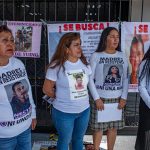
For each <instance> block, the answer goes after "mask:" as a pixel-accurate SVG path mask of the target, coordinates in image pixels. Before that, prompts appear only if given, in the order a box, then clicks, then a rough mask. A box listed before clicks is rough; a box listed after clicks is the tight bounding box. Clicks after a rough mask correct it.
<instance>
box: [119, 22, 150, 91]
mask: <svg viewBox="0 0 150 150" xmlns="http://www.w3.org/2000/svg"><path fill="white" fill-rule="evenodd" d="M149 46H150V23H148V22H123V23H122V24H121V48H122V51H124V52H125V53H126V55H127V59H128V62H129V71H130V72H129V74H130V79H129V92H138V67H139V64H140V62H141V61H142V59H143V57H144V53H145V52H146V51H147V50H148V48H149Z"/></svg>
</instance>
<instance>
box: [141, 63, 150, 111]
mask: <svg viewBox="0 0 150 150" xmlns="http://www.w3.org/2000/svg"><path fill="white" fill-rule="evenodd" d="M145 62H146V61H142V63H141V64H140V67H139V76H140V75H141V72H142V69H143V66H144V64H145ZM147 88H148V87H147V86H146V76H144V78H143V79H142V80H141V81H140V82H139V86H138V89H139V93H140V96H141V98H142V99H143V101H144V102H145V104H146V105H147V106H148V107H149V108H150V95H149V93H148V89H147Z"/></svg>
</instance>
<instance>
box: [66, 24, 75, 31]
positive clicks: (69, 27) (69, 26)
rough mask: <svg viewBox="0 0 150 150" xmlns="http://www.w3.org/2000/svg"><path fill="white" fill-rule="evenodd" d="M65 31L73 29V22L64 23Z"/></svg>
mask: <svg viewBox="0 0 150 150" xmlns="http://www.w3.org/2000/svg"><path fill="white" fill-rule="evenodd" d="M64 31H73V24H64Z"/></svg>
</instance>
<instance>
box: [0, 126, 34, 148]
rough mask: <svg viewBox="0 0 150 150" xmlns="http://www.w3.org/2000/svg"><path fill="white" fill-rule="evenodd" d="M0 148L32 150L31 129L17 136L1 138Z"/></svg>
mask: <svg viewBox="0 0 150 150" xmlns="http://www.w3.org/2000/svg"><path fill="white" fill-rule="evenodd" d="M0 150H31V129H30V128H29V129H27V130H26V131H24V132H23V133H21V134H19V135H17V136H15V137H11V138H0Z"/></svg>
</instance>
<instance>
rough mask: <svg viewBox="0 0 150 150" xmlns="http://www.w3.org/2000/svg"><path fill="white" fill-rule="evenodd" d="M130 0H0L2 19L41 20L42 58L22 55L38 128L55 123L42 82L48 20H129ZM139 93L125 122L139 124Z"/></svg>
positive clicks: (130, 102)
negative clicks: (51, 116) (45, 98)
mask: <svg viewBox="0 0 150 150" xmlns="http://www.w3.org/2000/svg"><path fill="white" fill-rule="evenodd" d="M131 4H132V3H131V1H129V0H0V9H1V11H0V20H1V21H3V22H5V21H7V20H9V21H41V22H43V26H42V38H41V39H42V41H41V49H40V53H41V57H40V58H38V59H37V58H35V59H34V58H20V59H21V60H22V61H23V62H24V64H25V66H26V69H27V73H28V75H29V79H30V82H31V85H32V91H33V97H34V100H35V104H36V109H37V119H38V125H37V129H39V130H40V129H42V131H47V130H49V131H50V130H51V128H52V127H53V125H52V123H51V119H50V115H49V110H50V109H49V107H48V104H46V103H43V101H42V96H43V93H42V85H43V81H44V78H45V70H46V66H47V64H48V46H47V29H46V23H49V22H60V21H62V22H64V21H66V22H70V21H72V22H76V21H77V22H79V21H82V22H93V21H128V20H130V11H131V10H130V8H131ZM138 104H139V95H138V94H137V93H132V94H129V96H128V101H127V106H126V113H125V119H126V126H128V127H136V126H137V121H138Z"/></svg>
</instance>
